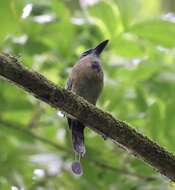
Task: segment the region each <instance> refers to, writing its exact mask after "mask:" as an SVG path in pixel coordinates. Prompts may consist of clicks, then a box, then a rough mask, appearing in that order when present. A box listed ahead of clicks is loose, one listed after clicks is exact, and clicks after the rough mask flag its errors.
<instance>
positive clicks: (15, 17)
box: [0, 0, 24, 42]
mask: <svg viewBox="0 0 175 190" xmlns="http://www.w3.org/2000/svg"><path fill="white" fill-rule="evenodd" d="M0 4H1V5H0V18H1V30H0V42H2V41H3V40H5V38H6V37H7V36H8V35H9V34H13V33H15V32H17V31H19V22H20V15H21V14H22V7H23V4H24V3H23V2H22V1H20V0H1V2H0Z"/></svg>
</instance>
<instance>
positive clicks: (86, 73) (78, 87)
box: [71, 61, 103, 104]
mask: <svg viewBox="0 0 175 190" xmlns="http://www.w3.org/2000/svg"><path fill="white" fill-rule="evenodd" d="M91 63H92V62H90V61H87V62H84V63H77V64H76V65H75V66H74V67H73V69H72V73H71V78H72V80H73V85H72V91H73V92H75V93H76V94H78V95H80V96H82V97H84V98H85V99H86V100H88V101H89V102H91V103H93V104H95V103H96V101H97V98H98V97H99V95H100V92H101V91H102V88H103V72H102V69H101V67H100V65H99V68H98V71H97V70H96V69H94V68H93V67H92V64H91Z"/></svg>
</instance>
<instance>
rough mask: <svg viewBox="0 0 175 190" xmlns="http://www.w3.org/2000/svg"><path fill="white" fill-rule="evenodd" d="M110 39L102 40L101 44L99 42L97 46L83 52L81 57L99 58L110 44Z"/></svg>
mask: <svg viewBox="0 0 175 190" xmlns="http://www.w3.org/2000/svg"><path fill="white" fill-rule="evenodd" d="M108 41H109V40H105V41H103V42H101V43H100V44H98V45H97V46H96V47H95V48H92V49H88V50H87V51H85V52H83V53H82V54H81V56H80V59H82V58H83V59H84V58H86V57H89V56H90V57H97V58H99V56H100V55H101V53H102V52H103V50H104V49H105V47H106V45H107V44H108Z"/></svg>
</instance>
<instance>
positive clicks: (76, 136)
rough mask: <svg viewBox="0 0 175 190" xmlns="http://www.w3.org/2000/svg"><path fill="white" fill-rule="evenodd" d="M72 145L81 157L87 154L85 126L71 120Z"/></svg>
mask: <svg viewBox="0 0 175 190" xmlns="http://www.w3.org/2000/svg"><path fill="white" fill-rule="evenodd" d="M71 130H72V144H73V148H74V151H75V152H76V153H77V154H78V155H79V156H83V155H84V154H85V146H84V125H82V124H81V123H80V122H79V121H77V120H71Z"/></svg>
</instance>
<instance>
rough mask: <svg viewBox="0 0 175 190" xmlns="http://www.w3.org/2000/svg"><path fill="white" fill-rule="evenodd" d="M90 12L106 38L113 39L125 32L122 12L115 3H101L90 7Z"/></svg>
mask: <svg viewBox="0 0 175 190" xmlns="http://www.w3.org/2000/svg"><path fill="white" fill-rule="evenodd" d="M88 12H89V13H90V17H91V19H92V21H93V22H94V24H95V25H97V27H98V28H99V30H100V31H101V32H102V34H103V35H104V37H106V38H113V37H114V36H116V35H117V34H119V33H120V32H121V31H123V25H122V22H121V18H120V12H119V9H118V6H117V5H116V4H115V3H114V2H113V1H110V2H108V1H101V2H99V3H97V4H95V5H94V6H92V7H90V8H89V9H88Z"/></svg>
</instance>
